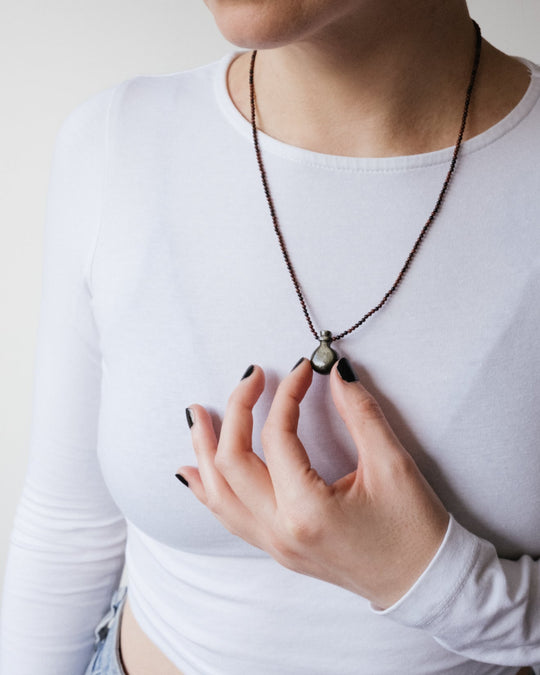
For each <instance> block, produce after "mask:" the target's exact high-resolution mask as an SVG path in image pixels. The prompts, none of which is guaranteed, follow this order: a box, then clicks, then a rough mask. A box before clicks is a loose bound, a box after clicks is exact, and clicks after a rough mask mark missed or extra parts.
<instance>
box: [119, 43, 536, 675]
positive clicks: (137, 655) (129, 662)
mask: <svg viewBox="0 0 540 675" xmlns="http://www.w3.org/2000/svg"><path fill="white" fill-rule="evenodd" d="M492 55H493V53H492ZM497 56H498V58H499V63H500V62H501V61H500V60H501V59H502V63H503V64H504V66H505V68H504V70H503V71H502V72H504V74H505V77H504V82H505V84H506V85H507V86H505V87H503V86H500V82H499V86H498V88H497V89H498V91H497V96H498V97H499V103H498V105H493V104H492V105H485V106H483V110H484V113H483V115H482V116H477V117H476V118H474V116H472V118H471V122H472V124H471V129H470V131H469V133H468V134H466V138H467V137H469V136H474V135H476V134H477V133H481V132H482V131H483V130H484V129H485V128H488V127H490V126H492V125H493V124H495V123H496V122H498V121H499V120H500V119H501V118H502V117H503V116H504V115H505V114H507V113H508V112H509V110H511V109H512V108H513V107H514V106H515V105H516V104H517V102H518V101H519V100H520V98H521V97H522V96H523V93H524V91H525V89H526V87H527V84H528V74H527V72H526V69H525V68H524V67H523V65H522V64H520V63H518V62H517V61H515V60H514V59H511V58H510V57H508V56H506V55H504V56H501V55H497ZM248 60H249V56H244V57H243V58H239V59H237V60H236V63H235V67H234V68H231V71H232V75H233V77H232V78H231V77H229V85H230V94H231V97H232V98H233V100H234V102H235V104H236V105H237V107H238V109H239V110H240V112H242V114H243V115H244V117H246V119H249V109H248V103H249V102H248V100H247V96H246V92H245V86H243V85H242V87H240V80H241V81H242V82H243V83H244V85H245V79H246V78H245V71H246V68H247V64H248ZM493 63H497V59H496V58H494V59H491V64H493ZM491 64H490V65H491ZM499 72H501V69H499ZM230 75H231V72H230V73H229V76H230ZM485 77H486V79H488V80H489V79H490V78H489V76H487V75H486V76H485ZM500 79H501V78H499V80H500ZM231 80H232V81H231ZM486 89H487V92H488V93H487V94H485V99H486V101H487V102H488V103H489V101H490V97H489V91H490V87H489V86H488V87H486ZM484 91H485V90H484ZM501 92H504V93H506V97H504V100H502V102H501ZM486 111H487V112H486ZM490 112H491V114H490ZM271 131H272V130H270V132H271ZM275 135H276V137H279V134H275ZM284 140H289V139H284ZM453 142H454V141H453V136H452V139H450V140H448V141H446V140H445V141H444V142H442V145H443V146H444V145H451V144H452V143H453ZM313 149H315V150H317V151H319V152H335V148H328V147H318V146H317V147H314V148H313ZM431 149H433V148H431ZM119 630H120V645H121V654H122V661H123V667H124V670H125V671H126V675H146V674H147V673H149V672H150V673H160V675H182V672H181V671H180V670H178V668H176V666H175V665H174V664H173V663H172V662H171V661H170V660H169V659H168V658H167V657H166V656H165V654H163V652H162V651H161V650H160V649H159V648H158V647H157V646H156V645H155V644H154V643H153V642H152V641H151V640H150V638H149V637H148V636H147V635H146V633H145V632H144V631H143V630H142V628H141V627H140V626H139V624H138V623H137V621H136V619H135V617H134V615H133V614H132V611H131V607H130V604H129V596H128V597H127V598H126V602H125V605H124V609H123V612H122V615H121V618H120V627H119ZM527 672H530V671H528V670H525V669H520V670H519V671H518V672H517V675H525V673H527Z"/></svg>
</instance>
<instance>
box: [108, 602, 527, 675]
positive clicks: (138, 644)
mask: <svg viewBox="0 0 540 675" xmlns="http://www.w3.org/2000/svg"><path fill="white" fill-rule="evenodd" d="M119 630H120V652H121V657H122V665H123V668H124V670H125V672H126V675H147V674H148V673H159V674H160V675H182V671H181V670H178V668H176V666H175V665H174V664H173V663H172V661H170V660H169V659H168V658H167V657H166V656H165V654H164V653H163V652H162V651H161V650H160V649H159V648H158V647H157V646H156V645H155V644H154V643H153V642H152V640H150V638H149V637H148V635H146V633H145V632H144V631H143V629H142V628H141V627H140V626H139V624H138V623H137V620H136V619H135V617H134V616H133V613H132V612H131V606H130V604H129V594H128V596H127V597H126V602H125V603H124V607H123V610H122V614H121V616H120V626H119ZM530 673H531V670H530V669H529V668H528V667H524V668H520V670H519V671H518V672H517V673H516V675H529V674H530Z"/></svg>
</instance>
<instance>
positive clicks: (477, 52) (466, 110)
mask: <svg viewBox="0 0 540 675" xmlns="http://www.w3.org/2000/svg"><path fill="white" fill-rule="evenodd" d="M472 23H473V25H474V28H475V32H476V43H475V54H474V62H473V68H472V72H471V76H470V81H469V86H468V87H467V94H466V96H465V108H464V111H463V117H462V120H461V126H460V129H459V134H458V139H457V142H456V146H455V148H454V154H453V156H452V162H451V164H450V169H449V170H448V174H447V176H446V179H445V181H444V184H443V186H442V189H441V192H440V194H439V197H438V199H437V203H436V204H435V208H434V209H433V211H432V212H431V215H430V216H429V218H428V220H427V222H426V224H425V225H424V227H423V228H422V230H421V232H420V234H419V236H418V239H417V240H416V242H415V244H414V246H413V248H412V251H411V252H410V253H409V256H408V257H407V260H406V261H405V264H404V266H403V268H402V270H401V272H400V273H399V275H398V277H397V279H396V281H395V282H394V284H393V286H392V287H391V288H390V290H389V291H388V292H387V293H386V294H385V295H384V297H383V299H382V300H381V302H380V303H379V304H378V305H376V306H375V307H373V309H371V310H370V311H369V312H368V313H367V314H365V316H364V317H363V318H362V319H360V321H358V322H357V323H355V324H354V325H353V326H351V327H350V328H349V329H348V330H345V331H343V332H342V333H339V334H338V335H335V336H331V337H329V338H328V339H329V340H330V341H332V342H335V341H336V340H341V338H343V337H345V336H346V335H349V333H352V332H353V331H354V330H356V329H357V328H358V327H359V326H361V325H362V324H363V323H364V321H365V320H366V319H367V318H368V317H370V316H371V315H372V314H374V313H375V312H376V311H377V310H379V309H380V308H381V307H382V306H383V305H384V303H385V302H386V301H387V300H388V298H389V297H390V295H391V294H392V293H393V292H394V291H395V290H396V288H397V287H398V286H399V284H400V283H401V280H402V279H403V276H404V274H405V272H406V271H407V269H408V267H409V265H410V263H411V261H412V259H413V257H414V256H415V255H416V253H417V251H418V248H419V246H420V243H421V241H422V240H423V238H424V236H425V234H426V232H427V231H428V229H429V227H430V225H431V224H432V222H433V220H434V219H435V216H436V215H437V213H438V211H439V209H440V206H441V204H442V201H443V198H444V195H445V193H446V190H447V188H448V185H449V183H450V179H451V177H452V174H453V173H454V167H455V165H456V162H457V158H458V154H459V150H460V148H461V142H462V140H463V133H464V131H465V124H466V122H467V116H468V113H469V104H470V100H471V95H472V91H473V87H474V82H475V79H476V73H477V71H478V65H479V63H480V52H481V45H482V35H481V31H480V26H479V25H478V24H477V23H476V21H474V19H472ZM256 55H257V50H256V49H254V50H253V51H252V54H251V65H250V70H249V91H250V103H251V126H252V131H253V142H254V146H255V153H256V155H257V162H258V164H259V170H260V173H261V179H262V184H263V188H264V193H265V195H266V199H267V201H268V206H269V208H270V214H271V216H272V221H273V223H274V230H275V233H276V235H277V238H278V241H279V245H280V248H281V252H282V254H283V258H284V259H285V263H286V265H287V269H288V270H289V274H290V276H291V279H292V282H293V284H294V288H295V290H296V294H297V296H298V299H299V300H300V304H301V305H302V311H303V313H304V316H305V317H306V320H307V322H308V325H309V328H310V330H311V332H312V333H313V335H314V337H315V338H316V339H317V340H320V339H321V337H320V336H319V335H317V331H316V330H315V327H314V326H313V321H312V320H311V316H310V314H309V312H308V309H307V305H306V301H305V300H304V296H303V295H302V291H301V290H300V284H299V283H298V279H297V278H296V273H295V271H294V268H293V266H292V263H291V260H290V257H289V253H288V251H287V248H286V246H285V241H284V239H283V235H282V234H281V230H280V227H279V225H278V221H277V217H276V212H275V209H274V203H273V200H272V196H271V195H270V190H269V188H268V180H267V177H266V171H265V168H264V165H263V162H262V157H261V151H260V148H259V140H258V134H257V125H256V123H255V85H254V81H253V72H254V67H255V57H256ZM323 332H324V333H327V334H328V335H329V336H330V333H329V332H328V331H323ZM323 332H321V335H322V333H323Z"/></svg>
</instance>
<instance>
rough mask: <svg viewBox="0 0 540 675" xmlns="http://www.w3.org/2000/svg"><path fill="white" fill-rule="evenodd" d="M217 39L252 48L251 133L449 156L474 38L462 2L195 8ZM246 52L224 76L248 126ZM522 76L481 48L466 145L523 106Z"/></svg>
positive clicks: (337, 1) (276, 0)
mask: <svg viewBox="0 0 540 675" xmlns="http://www.w3.org/2000/svg"><path fill="white" fill-rule="evenodd" d="M205 3H206V5H207V6H208V8H209V9H210V11H211V12H212V14H213V16H214V19H215V21H216V23H217V26H218V28H219V29H220V31H221V32H222V33H223V35H224V36H225V37H226V38H227V39H228V40H230V41H231V42H233V43H234V44H236V45H238V46H239V47H243V48H247V49H248V50H252V49H257V50H258V52H257V58H256V64H255V85H256V99H257V124H258V127H259V128H260V129H262V130H263V131H264V132H265V133H267V134H268V135H270V136H273V137H275V138H278V139H279V140H282V141H284V142H286V143H289V144H291V145H296V146H299V147H303V148H307V149H310V150H315V151H318V152H324V153H328V154H343V155H353V156H358V157H384V156H395V155H406V154H417V153H421V152H429V151H432V150H438V149H440V148H443V147H450V146H453V145H454V144H455V142H456V138H457V132H458V129H459V123H460V120H461V115H462V112H463V104H464V95H465V90H466V87H467V84H468V81H469V75H470V70H471V66H472V58H473V49H474V29H473V26H472V23H471V20H470V16H469V13H468V9H467V5H466V3H465V2H464V1H463V0H444V2H442V1H441V0H294V1H292V0H205ZM250 55H251V52H250V51H247V52H246V53H244V54H242V55H241V56H240V57H238V58H237V59H236V60H235V61H234V62H233V63H232V65H231V68H230V72H229V90H230V94H231V98H232V99H233V101H234V102H235V104H236V106H237V108H238V109H239V110H240V111H241V112H242V114H243V115H244V117H246V119H248V120H249V119H250V118H251V116H250V107H249V89H248V72H249V61H250ZM528 83H529V74H528V70H527V68H526V67H525V66H524V65H523V64H522V63H520V62H519V61H517V60H516V59H514V58H512V57H510V56H508V55H506V54H504V53H503V52H501V51H499V50H497V49H496V48H495V47H493V46H492V45H491V44H489V43H488V42H487V41H486V40H483V44H482V58H481V63H480V68H479V71H478V76H477V81H476V84H475V93H474V101H473V104H472V105H471V110H470V113H469V119H468V122H467V129H466V134H465V139H467V138H469V137H472V136H474V135H477V134H479V133H481V132H482V131H484V130H485V129H487V128H489V127H491V126H493V125H494V124H496V123H497V122H498V121H499V120H500V119H502V117H504V116H505V115H506V114H507V113H508V112H509V111H510V110H511V109H512V108H513V107H515V105H517V103H518V102H519V100H520V99H521V97H522V96H523V93H524V92H525V89H526V88H527V86H528Z"/></svg>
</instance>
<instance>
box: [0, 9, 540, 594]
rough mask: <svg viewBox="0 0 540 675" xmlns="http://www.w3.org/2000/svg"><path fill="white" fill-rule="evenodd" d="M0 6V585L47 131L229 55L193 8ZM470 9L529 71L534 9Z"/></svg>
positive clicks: (21, 420)
mask: <svg viewBox="0 0 540 675" xmlns="http://www.w3.org/2000/svg"><path fill="white" fill-rule="evenodd" d="M441 2H444V0H441ZM0 3H1V4H0V82H1V83H2V84H1V87H2V88H1V89H0V104H1V105H0V121H1V124H0V186H1V187H0V194H1V199H0V223H1V225H0V228H1V229H0V235H1V239H0V241H1V244H0V373H1V376H0V411H1V412H0V583H2V581H3V575H4V567H5V559H6V553H7V547H8V540H9V534H10V531H11V527H12V521H13V517H14V514H15V508H16V505H17V501H18V498H19V495H20V492H21V489H22V484H23V480H24V474H25V470H26V465H27V460H28V444H29V437H30V414H31V399H32V386H33V369H34V352H35V339H36V333H37V315H38V307H39V300H40V293H41V288H40V284H41V264H42V260H41V256H42V240H41V235H42V226H43V218H44V213H45V202H46V193H47V182H48V178H49V168H50V161H51V154H52V149H53V144H54V140H55V136H56V133H57V131H58V127H59V125H60V123H61V122H62V120H63V119H64V118H65V117H66V115H67V114H68V113H69V112H70V111H71V110H72V109H73V108H74V107H75V106H76V105H78V104H79V103H81V102H82V101H83V100H85V99H86V98H88V97H90V96H91V95H92V94H94V93H95V92H97V91H99V90H101V89H104V88H105V87H108V86H109V85H111V84H115V83H117V82H120V81H122V80H123V79H125V78H127V77H132V76H134V75H139V74H149V73H166V72H175V71H179V70H184V69H186V68H191V67H194V66H197V65H201V64H204V63H208V62H210V61H213V60H215V59H217V58H219V57H220V56H222V55H223V54H224V53H225V52H227V51H229V50H230V49H232V48H236V47H235V46H234V45H231V44H230V43H229V42H227V41H226V40H225V39H224V38H223V36H222V35H221V34H220V33H219V31H218V30H217V28H216V26H215V23H214V20H213V18H212V15H211V14H210V12H209V11H208V9H207V8H206V6H205V5H204V3H203V1H202V0H129V1H127V0H93V2H85V1H83V0H47V2H43V0H11V2H8V0H0ZM469 8H470V13H471V15H472V16H473V17H474V18H475V19H476V20H477V21H478V23H479V24H480V26H481V28H482V33H483V34H484V36H485V37H486V39H487V40H489V41H490V42H491V43H493V44H494V45H495V46H496V47H498V48H499V49H502V50H503V51H505V52H507V53H509V54H512V55H520V56H525V57H527V58H529V59H531V60H532V61H535V62H537V63H540V36H539V29H540V0H469ZM0 591H1V589H0Z"/></svg>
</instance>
